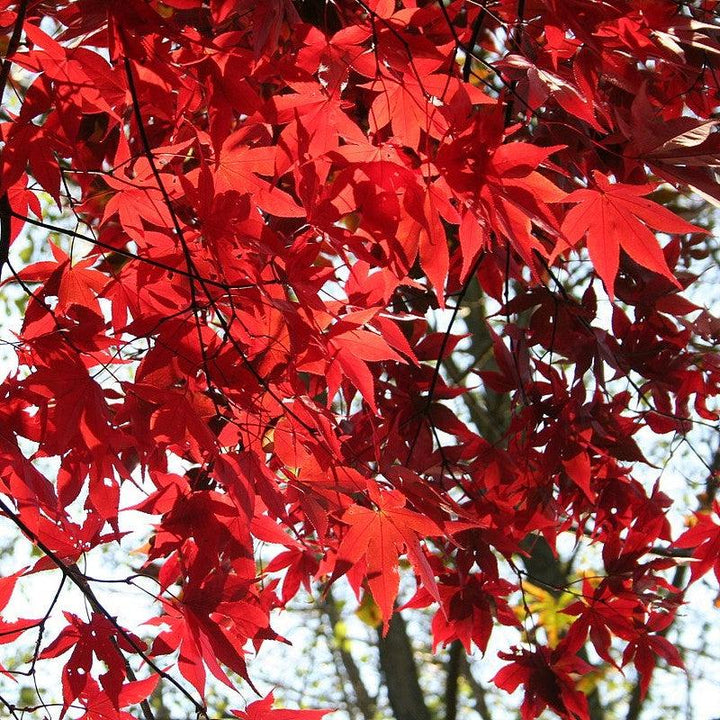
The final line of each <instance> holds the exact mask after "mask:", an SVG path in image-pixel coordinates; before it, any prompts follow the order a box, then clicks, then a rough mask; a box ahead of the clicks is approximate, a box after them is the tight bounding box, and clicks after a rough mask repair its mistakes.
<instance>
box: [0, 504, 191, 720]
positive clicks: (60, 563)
mask: <svg viewBox="0 0 720 720" xmlns="http://www.w3.org/2000/svg"><path fill="white" fill-rule="evenodd" d="M0 511H1V512H2V513H3V515H5V517H7V518H8V519H9V520H10V521H11V522H13V523H14V524H15V525H16V526H17V527H18V528H19V529H20V530H21V531H22V533H23V534H24V535H25V537H27V538H28V540H30V542H32V543H33V544H34V545H35V546H36V547H37V548H38V549H39V550H40V551H41V552H42V553H43V554H44V555H45V556H47V557H48V558H50V560H51V561H52V562H53V564H54V565H55V566H56V567H57V568H58V570H60V572H61V573H62V575H63V579H68V580H70V581H71V582H72V583H73V585H75V586H76V587H77V588H78V590H80V592H81V593H82V594H83V596H84V597H85V599H86V600H87V601H88V603H89V605H90V607H91V608H92V609H93V610H94V611H95V612H97V613H98V614H100V615H102V616H103V617H104V618H106V619H107V620H108V622H109V623H110V624H111V625H112V626H113V628H115V630H116V631H117V633H118V634H119V635H121V636H122V638H123V639H124V640H125V641H126V642H127V643H128V645H130V646H131V647H132V648H133V650H134V651H135V652H136V653H137V655H138V656H139V657H140V658H141V659H142V660H143V662H145V663H146V664H147V665H148V667H150V668H151V669H152V671H153V672H155V673H156V674H157V675H159V676H160V677H161V678H162V679H163V680H167V681H168V682H169V683H171V684H172V685H174V686H175V688H177V690H178V691H179V692H180V693H182V694H183V695H184V696H185V698H187V700H189V701H190V702H191V703H192V705H193V707H194V708H195V709H196V711H197V713H198V714H199V715H204V713H205V706H204V705H203V704H202V703H200V702H198V701H197V700H196V699H195V698H194V697H193V696H192V695H191V694H190V693H189V692H188V691H187V690H186V689H185V688H184V687H183V686H182V685H181V684H180V683H179V682H178V681H177V680H175V678H173V677H172V676H171V675H169V674H168V673H167V672H165V670H163V669H162V668H161V667H160V666H159V665H158V664H157V663H156V662H155V661H154V660H153V659H152V658H151V657H150V656H149V655H148V654H147V653H146V652H145V650H143V648H142V647H141V646H140V645H139V644H138V642H137V640H135V638H134V637H133V636H132V635H131V634H130V633H129V632H128V631H127V630H125V628H123V627H122V625H120V623H118V621H117V618H116V617H115V616H114V615H112V614H111V613H110V611H109V610H107V608H105V606H104V605H103V604H102V603H101V602H100V601H99V600H98V597H97V595H95V592H94V591H93V589H92V588H91V587H90V585H89V583H88V581H87V578H86V577H85V575H84V574H83V573H82V571H81V570H80V568H78V566H77V565H76V564H75V563H67V562H65V561H64V560H63V559H62V558H60V557H59V556H58V555H57V554H56V553H55V552H54V551H53V550H51V549H50V548H49V547H48V546H47V545H46V544H45V543H44V542H43V541H42V540H40V538H38V536H37V535H36V534H35V533H34V532H33V531H32V530H31V529H30V528H29V527H28V526H27V525H26V524H25V523H24V522H23V521H22V519H21V518H20V517H19V516H18V514H17V513H16V512H15V511H14V510H13V509H12V508H11V507H10V506H9V505H8V504H7V503H6V502H5V501H4V500H3V499H2V498H0ZM115 647H116V649H117V651H118V654H119V655H120V656H121V657H122V658H123V662H124V664H125V670H126V674H127V677H128V678H129V679H130V680H131V681H133V680H135V679H136V678H135V674H134V672H133V670H132V668H131V667H130V664H129V662H128V660H127V658H125V656H124V655H123V653H122V651H121V650H120V648H119V647H118V646H117V643H115ZM141 708H142V710H143V714H144V716H145V720H154V716H153V713H152V710H151V708H150V704H149V703H148V702H147V700H145V701H143V702H142V703H141Z"/></svg>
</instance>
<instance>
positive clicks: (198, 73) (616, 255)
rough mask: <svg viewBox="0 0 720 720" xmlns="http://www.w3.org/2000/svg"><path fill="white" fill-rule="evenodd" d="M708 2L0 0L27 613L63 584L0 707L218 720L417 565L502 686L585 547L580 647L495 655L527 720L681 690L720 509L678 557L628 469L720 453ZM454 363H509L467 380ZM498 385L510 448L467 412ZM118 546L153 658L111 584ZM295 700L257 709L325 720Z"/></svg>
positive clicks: (562, 641) (440, 614)
mask: <svg viewBox="0 0 720 720" xmlns="http://www.w3.org/2000/svg"><path fill="white" fill-rule="evenodd" d="M717 4H718V3H717V2H714V1H711V0H703V1H701V2H692V3H679V2H675V1H674V0H605V1H603V2H595V1H594V0H494V1H489V0H488V1H485V2H483V1H477V2H475V1H472V2H471V1H470V0H448V1H444V2H443V1H434V0H404V1H403V2H396V1H395V0H327V1H322V0H296V1H292V0H263V1H261V2H258V1H254V2H250V1H249V0H209V2H208V1H207V0H164V1H163V2H160V0H122V2H116V1H114V0H75V1H73V2H67V1H60V2H41V1H39V0H20V1H19V2H7V1H5V2H3V3H2V4H1V5H0V28H2V33H1V34H2V47H3V50H4V57H5V60H4V63H3V65H2V70H1V74H0V87H2V89H3V91H4V95H3V99H4V104H3V111H2V117H1V118H0V140H1V142H2V151H1V153H0V221H1V231H2V232H1V238H0V246H1V249H0V260H2V262H3V265H4V266H5V274H4V276H3V277H4V278H5V291H6V292H8V293H10V292H12V293H16V295H17V296H19V294H20V293H22V294H23V297H24V298H25V300H24V301H23V302H24V303H25V304H24V305H23V320H22V328H21V329H20V330H19V332H18V333H17V336H16V337H15V338H14V340H13V345H14V353H15V356H16V366H15V369H14V370H12V371H11V372H10V373H9V374H8V376H7V377H6V379H5V380H4V381H3V382H2V384H1V385H0V398H1V400H0V493H1V495H0V510H2V513H3V514H4V515H5V516H6V518H7V519H8V520H7V521H6V522H10V523H13V524H14V527H15V529H16V530H17V533H18V537H20V536H22V537H23V538H24V539H23V540H20V539H18V542H19V543H20V542H23V543H24V542H30V543H31V544H33V545H34V546H35V548H36V549H37V554H36V555H35V556H34V557H33V559H32V560H31V562H30V564H29V565H27V566H26V567H22V568H21V567H15V568H14V571H15V572H14V573H13V574H9V575H7V576H5V577H4V578H2V579H1V580H0V610H1V609H2V608H3V607H5V606H6V605H7V604H8V602H9V601H10V599H11V595H12V593H13V590H14V588H15V585H16V584H22V583H24V582H28V581H30V580H32V578H33V576H37V575H39V574H41V573H43V574H44V575H45V576H46V579H45V580H44V582H46V583H47V586H48V587H53V588H55V587H58V588H59V589H58V590H57V593H55V594H54V595H53V593H54V591H52V592H49V593H48V596H47V598H46V603H45V605H44V606H42V607H34V608H33V610H34V612H33V613H32V614H33V615H34V617H33V618H30V619H22V618H20V619H17V618H13V617H8V618H6V620H4V621H2V623H1V624H0V633H1V634H0V642H2V643H10V642H15V641H16V640H18V639H19V638H22V639H23V640H24V641H27V642H28V643H30V644H35V645H36V648H35V652H34V654H33V656H32V658H31V662H30V664H29V665H25V666H8V668H7V669H6V671H7V673H8V675H10V676H12V675H14V674H16V673H18V672H25V673H27V672H30V673H31V674H32V673H34V672H35V671H36V667H40V666H42V665H43V664H44V663H53V662H55V663H57V662H58V661H57V660H54V658H61V660H60V662H61V663H62V664H63V670H62V690H61V696H62V697H61V701H62V706H61V707H60V708H58V713H59V714H60V713H65V712H68V713H69V714H70V716H72V717H83V718H87V719H88V720H95V719H100V718H103V720H111V719H113V720H114V719H116V718H117V719H120V718H130V717H132V712H135V711H131V710H130V709H129V708H131V706H133V705H136V704H138V703H142V710H141V711H142V712H143V713H144V714H145V717H146V718H147V720H151V718H152V709H151V708H150V706H149V704H148V703H147V698H148V697H149V696H150V695H151V693H152V692H153V691H154V689H155V688H156V685H157V683H158V682H160V683H162V685H163V686H164V687H167V689H168V690H172V689H174V691H175V692H177V693H180V695H179V696H180V697H181V698H182V701H183V702H184V703H185V706H186V710H187V712H188V713H191V712H195V711H197V712H198V713H201V714H202V713H205V712H206V695H205V692H206V686H207V680H208V674H210V675H212V676H214V677H215V678H216V679H218V680H219V681H221V682H224V683H226V684H228V685H230V686H231V687H232V686H234V685H236V684H239V685H242V684H243V683H244V682H251V680H250V678H251V675H252V671H250V673H248V668H247V666H246V652H247V650H248V648H250V647H252V646H253V645H254V646H255V647H256V648H257V647H259V646H260V645H261V644H262V643H264V642H268V641H273V640H274V639H277V636H276V634H275V632H274V631H273V629H272V628H271V611H272V610H273V609H274V608H276V607H279V606H283V605H284V604H286V603H288V602H289V601H290V600H291V599H292V598H293V597H294V596H295V595H296V594H297V593H298V591H299V589H300V588H301V587H308V588H310V587H314V588H315V589H316V592H318V593H320V594H322V593H323V592H326V591H327V589H328V588H329V587H330V586H332V585H333V584H334V583H336V582H340V581H341V578H346V579H347V581H349V583H350V586H351V587H352V588H353V590H354V591H355V593H356V594H357V596H358V600H361V599H362V598H363V597H365V598H366V599H367V598H369V597H370V596H371V597H372V598H373V599H374V602H375V603H376V605H377V607H378V608H379V612H380V616H381V622H382V624H383V627H384V629H385V630H387V628H388V624H389V621H390V618H391V616H392V614H393V611H394V609H395V607H396V605H397V600H398V588H399V581H400V575H401V569H402V568H405V571H407V572H408V573H410V574H412V575H414V577H415V582H416V586H417V592H416V593H415V595H414V597H413V598H412V599H411V600H410V601H409V603H408V604H409V606H411V607H428V606H431V607H432V608H433V611H434V613H435V615H434V620H433V624H432V627H433V632H434V634H435V638H434V640H435V644H449V643H451V642H453V641H455V640H459V641H460V642H462V644H463V645H464V646H465V648H466V649H467V650H468V651H470V649H471V647H472V646H475V647H477V648H479V649H480V650H481V651H484V650H485V649H486V647H487V643H488V639H489V637H490V635H491V633H492V632H493V629H494V628H496V627H497V626H498V625H505V626H508V627H509V628H518V631H519V621H518V616H517V614H516V613H514V612H513V611H512V609H511V607H510V605H509V598H511V596H513V594H514V593H517V592H518V589H519V588H520V584H521V581H522V580H523V579H524V575H526V574H527V570H524V569H523V564H522V558H524V557H527V556H528V554H529V553H531V552H532V548H533V545H534V543H536V542H540V541H542V542H544V543H547V545H548V546H549V547H550V548H551V549H554V548H555V545H556V541H557V538H558V537H559V536H560V535H562V534H569V535H574V537H575V540H576V542H577V543H578V544H579V545H588V546H596V547H598V548H600V549H601V556H602V557H601V561H600V567H599V568H597V570H598V571H597V572H596V573H595V574H594V575H593V576H592V577H589V576H588V577H586V578H585V579H584V581H583V582H582V583H580V584H577V585H575V586H574V593H575V594H574V598H575V600H574V602H573V603H572V604H570V605H569V606H568V607H567V608H566V609H565V612H566V615H567V618H568V621H567V623H566V627H565V629H564V630H563V631H562V632H560V633H559V634H556V635H554V636H552V637H551V635H550V634H549V633H548V634H545V635H543V633H541V632H536V633H533V634H532V636H525V637H524V640H525V641H524V642H522V643H521V642H520V640H519V641H518V645H516V646H512V647H507V648H506V650H505V651H504V652H503V653H502V655H501V657H502V658H503V659H504V660H505V665H504V667H503V669H501V670H500V672H499V673H498V674H497V676H496V678H495V683H496V685H497V686H499V687H500V688H502V689H504V690H507V691H513V690H514V689H515V688H517V687H519V686H522V687H523V688H524V693H525V694H524V700H523V703H522V717H523V719H524V720H530V719H531V718H534V717H536V716H537V715H538V714H539V713H540V712H542V711H543V710H544V709H545V708H550V709H551V710H553V711H555V712H556V713H557V714H558V715H559V716H561V717H563V718H578V719H582V718H587V717H589V715H588V712H589V711H588V703H587V699H586V695H585V692H584V691H583V688H582V687H581V686H580V685H578V677H579V676H580V675H582V674H585V673H587V672H588V671H589V670H590V669H591V665H590V664H589V663H592V661H593V660H592V658H593V657H597V658H599V660H602V661H605V662H607V663H609V664H611V665H612V666H615V667H616V668H618V669H619V668H621V667H623V666H625V665H628V664H634V665H635V667H636V668H637V670H638V672H639V674H640V677H641V691H642V692H643V693H644V692H645V690H646V689H647V687H648V685H649V683H650V679H651V675H652V673H653V668H654V667H655V664H656V662H657V659H658V658H661V659H663V660H664V661H666V662H667V663H670V664H672V665H677V666H680V665H681V664H682V661H681V658H680V656H679V654H678V652H677V650H676V648H675V647H674V646H673V645H672V644H671V643H670V642H669V641H668V640H667V639H666V637H665V632H666V630H667V628H668V627H669V626H670V625H671V624H672V622H673V620H674V617H675V615H676V613H677V611H678V607H679V606H680V605H681V603H682V602H683V597H684V591H685V590H686V587H685V585H686V584H687V583H683V582H676V584H673V574H672V571H673V569H674V568H676V566H677V565H678V563H679V562H687V561H688V558H694V561H693V562H692V573H691V577H690V578H687V580H688V581H696V580H698V579H699V578H700V577H701V576H702V575H703V574H705V573H708V572H711V571H714V572H715V574H716V575H718V577H719V578H720V561H719V560H718V556H719V548H720V520H719V519H718V515H717V512H718V511H720V507H718V505H717V504H715V505H714V506H713V499H714V493H715V484H714V482H712V483H710V484H709V489H708V493H706V495H705V496H704V497H703V499H702V501H701V503H700V505H699V506H698V507H697V523H696V524H695V525H694V527H692V528H690V529H688V530H687V531H686V532H684V533H682V534H680V535H678V533H674V535H673V533H672V532H671V525H670V523H669V521H668V517H667V513H668V511H669V508H670V506H671V504H672V500H671V498H670V497H668V495H667V494H665V493H664V492H663V491H662V489H661V487H660V485H659V484H655V485H653V484H652V483H650V484H648V482H647V481H645V480H644V479H643V478H645V477H647V476H643V478H641V477H638V475H637V472H636V468H637V467H640V466H643V465H644V464H646V460H645V457H644V455H643V452H642V450H641V445H639V444H638V442H637V441H636V437H637V436H638V434H639V433H654V434H656V435H665V434H666V433H675V434H677V435H678V436H681V435H683V434H685V433H687V432H688V431H689V430H690V428H691V427H692V426H693V425H696V424H698V423H700V424H702V423H705V424H707V425H709V426H712V425H714V423H716V421H717V414H716V412H715V410H714V408H716V407H717V405H716V403H715V401H714V400H713V398H715V397H716V396H717V390H718V381H719V380H720V364H719V363H718V356H717V354H716V352H715V350H714V344H715V343H717V342H718V340H719V339H720V337H719V336H720V326H719V325H718V323H717V321H716V320H715V319H714V318H713V317H712V316H711V315H710V314H709V313H708V312H707V311H706V310H705V309H703V308H702V307H699V306H698V305H697V304H694V302H691V301H690V299H688V296H687V293H685V291H686V290H688V288H690V287H691V286H692V285H693V283H695V281H696V277H695V271H694V268H695V267H696V263H697V262H698V260H702V259H703V258H704V257H707V256H708V253H709V252H710V249H711V244H710V242H709V240H708V234H707V231H706V224H703V222H702V219H701V218H700V216H699V215H698V214H697V213H696V212H694V209H695V208H696V207H697V202H698V197H700V198H702V199H703V200H704V201H706V202H711V203H718V202H720V188H719V187H718V185H717V184H716V178H715V171H714V168H715V167H716V166H717V165H718V163H719V162H720V134H719V133H718V132H717V129H716V125H717V121H716V120H715V119H714V118H715V113H716V111H717V106H718V103H719V101H718V93H719V91H720V87H719V86H718V71H717V67H718V58H720V26H719V25H718V23H717V22H716V12H717V9H718V8H717V7H716V6H717ZM692 193H694V195H693V194H692ZM693 198H694V199H693ZM28 236H30V237H34V238H36V239H37V238H41V241H40V242H39V244H37V243H36V245H35V247H34V251H33V252H30V253H29V254H28V253H23V252H22V249H23V248H24V247H25V245H26V242H27V240H26V239H27V237H28ZM473 288H474V289H475V290H476V291H477V293H481V294H482V297H483V298H484V303H485V307H486V308H489V310H488V317H486V318H483V319H482V321H481V322H480V323H479V324H478V325H477V326H476V327H471V326H470V325H469V324H467V323H462V322H461V318H462V317H465V316H466V314H467V312H470V310H469V308H470V305H469V304H468V297H469V293H470V292H471V291H473V292H475V290H473ZM477 293H476V294H477ZM692 297H695V299H696V301H697V296H692ZM438 320H440V321H442V322H441V323H440V327H441V329H440V330H438V329H437V325H436V323H437V322H438ZM456 321H457V322H456ZM464 329H467V330H468V331H469V332H470V333H476V334H478V333H479V334H482V336H483V337H484V338H486V340H487V355H488V356H489V357H491V358H492V363H491V364H490V365H484V366H483V367H476V366H473V365H471V366H469V367H460V368H459V371H460V376H459V377H456V378H454V379H453V378H451V375H450V374H449V373H448V372H447V367H446V365H445V362H446V360H447V359H448V358H451V356H453V353H454V352H455V349H456V348H457V347H463V343H465V342H467V340H468V338H467V337H465V336H463V333H462V331H463V330H464ZM478 388H480V389H483V390H484V391H485V392H492V393H494V394H496V395H497V396H499V397H503V398H505V399H506V402H507V408H508V412H509V415H508V422H507V423H505V422H504V421H502V422H501V420H500V419H499V418H493V416H492V415H491V414H490V410H488V409H487V408H485V409H484V408H482V407H477V408H476V409H475V414H474V415H473V416H472V417H470V416H468V414H467V413H466V412H465V411H464V410H463V409H462V408H463V407H464V406H463V405H462V403H461V400H462V399H463V398H464V397H465V396H467V395H468V394H472V393H474V392H476V390H477V389H478ZM714 403H715V404H714ZM494 424H495V426H494ZM126 498H133V499H132V503H133V507H132V508H128V503H127V502H126ZM130 517H131V518H132V520H131V521H130V520H128V519H127V518H130ZM138 518H142V519H141V520H138ZM128 523H130V524H128ZM128 532H132V533H133V534H134V536H135V535H137V536H143V532H144V536H143V537H144V539H145V542H144V544H142V543H138V546H137V547H135V548H134V550H133V553H134V554H133V556H132V557H133V563H134V564H135V565H136V566H138V567H137V568H136V573H135V574H134V575H133V576H128V578H127V579H126V581H127V583H128V584H132V583H144V585H143V587H145V588H146V589H147V588H149V589H148V590H146V592H149V593H150V594H151V595H152V606H153V609H154V615H153V616H152V617H150V618H148V624H147V625H145V626H143V627H142V628H140V627H125V626H123V625H122V624H121V623H120V622H119V621H118V619H117V611H116V610H115V609H114V608H113V607H112V606H111V604H108V603H107V602H105V601H104V600H103V601H101V600H100V599H99V596H98V594H97V593H98V590H97V586H98V583H97V582H96V580H95V579H94V578H92V577H88V574H87V572H86V570H85V569H84V568H85V567H86V565H85V563H86V562H87V560H88V558H90V557H92V556H93V555H94V554H95V555H97V554H98V553H101V552H102V550H103V548H107V547H113V546H117V545H118V543H119V542H120V541H121V540H122V538H123V537H124V535H125V534H126V533H128ZM261 547H262V550H261ZM268 553H270V555H268ZM261 555H262V559H263V562H262V563H261V562H260V559H261ZM268 560H269V564H268V563H267V561H268ZM405 571H403V572H405ZM50 578H53V579H50ZM676 578H677V579H678V580H682V576H681V575H676ZM527 579H529V580H530V581H532V580H533V578H532V577H530V578H527ZM72 586H75V588H76V592H77V591H79V592H80V593H82V595H83V596H84V599H85V602H86V609H87V612H86V613H85V614H82V613H79V611H78V612H76V611H74V610H73V611H71V610H69V609H67V608H66V607H65V606H64V604H63V603H64V597H65V593H66V592H67V591H69V588H71V587H72ZM63 610H64V612H65V614H64V620H62V622H61V625H60V627H61V628H62V629H61V630H60V631H59V632H57V633H49V632H48V633H45V632H44V631H45V627H46V625H47V623H48V622H49V619H50V618H51V617H52V618H57V617H60V618H61V619H62V611H63ZM141 636H142V637H141ZM518 637H521V636H520V635H519V634H518ZM243 679H244V680H243ZM271 702H272V698H271V697H270V696H268V697H267V698H266V699H262V700H259V701H257V702H254V703H251V704H249V705H248V706H247V707H246V708H245V709H242V708H243V705H242V703H239V707H240V709H238V710H237V712H236V714H237V716H238V717H241V718H247V719H248V720H259V719H260V718H263V719H268V720H273V719H275V720H285V719H288V720H289V719H290V718H295V717H298V718H299V720H302V718H317V717H320V715H321V714H322V713H317V712H314V711H312V712H311V711H295V712H292V711H288V710H273V709H271ZM5 704H6V708H7V709H8V710H9V711H11V712H18V711H17V710H16V709H15V708H14V707H12V705H13V703H11V702H10V701H5Z"/></svg>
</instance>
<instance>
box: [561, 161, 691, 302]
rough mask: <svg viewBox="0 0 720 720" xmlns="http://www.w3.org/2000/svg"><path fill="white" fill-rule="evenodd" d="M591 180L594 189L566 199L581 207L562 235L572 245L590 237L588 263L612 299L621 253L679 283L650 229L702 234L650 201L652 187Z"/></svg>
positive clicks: (569, 216) (598, 174)
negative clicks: (648, 198) (593, 183)
mask: <svg viewBox="0 0 720 720" xmlns="http://www.w3.org/2000/svg"><path fill="white" fill-rule="evenodd" d="M593 178H594V180H595V184H596V188H588V189H582V190H574V191H573V192H571V193H570V194H569V195H568V196H567V197H566V198H565V202H570V203H577V204H576V205H575V207H574V208H572V209H571V210H569V211H568V213H567V215H566V216H565V219H564V221H563V224H562V231H563V233H564V235H565V237H566V238H567V239H568V240H569V241H570V243H572V244H575V243H577V242H578V241H579V240H581V239H582V238H583V237H584V236H586V237H587V247H588V251H589V252H590V259H591V260H592V261H593V264H594V265H595V270H596V272H597V274H598V275H599V276H600V278H601V279H602V281H603V283H604V284H605V288H606V290H607V292H608V294H609V295H610V296H611V297H614V287H615V277H616V276H617V272H618V266H619V263H620V248H622V249H623V250H625V252H626V253H627V254H628V255H629V256H630V257H631V258H632V259H633V260H635V261H636V262H637V263H639V264H640V265H642V266H643V267H645V268H647V269H648V270H653V271H654V272H656V273H659V274H660V275H664V276H665V277H667V278H668V279H669V280H671V281H672V282H673V283H675V284H677V280H675V276H674V275H673V274H672V272H671V270H670V268H669V267H668V264H667V261H666V260H665V256H664V255H663V252H662V248H661V247H660V244H659V243H658V241H657V238H656V237H655V234H654V233H653V232H652V231H651V230H650V228H653V229H654V230H659V231H661V232H666V233H681V234H686V233H696V232H704V231H703V230H702V229H701V228H698V227H696V226H695V225H691V224H690V223H689V222H686V221H685V220H683V219H682V218H680V217H678V216H677V215H675V214H674V213H672V212H671V211H670V210H668V209H667V208H664V207H663V206H662V205H658V204H657V203H655V202H653V201H652V200H646V199H645V198H644V196H645V195H648V194H650V193H651V192H653V190H655V186H654V185H629V184H627V183H611V182H610V179H609V178H608V177H607V176H606V175H603V174H602V173H601V172H598V171H594V172H593Z"/></svg>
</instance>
